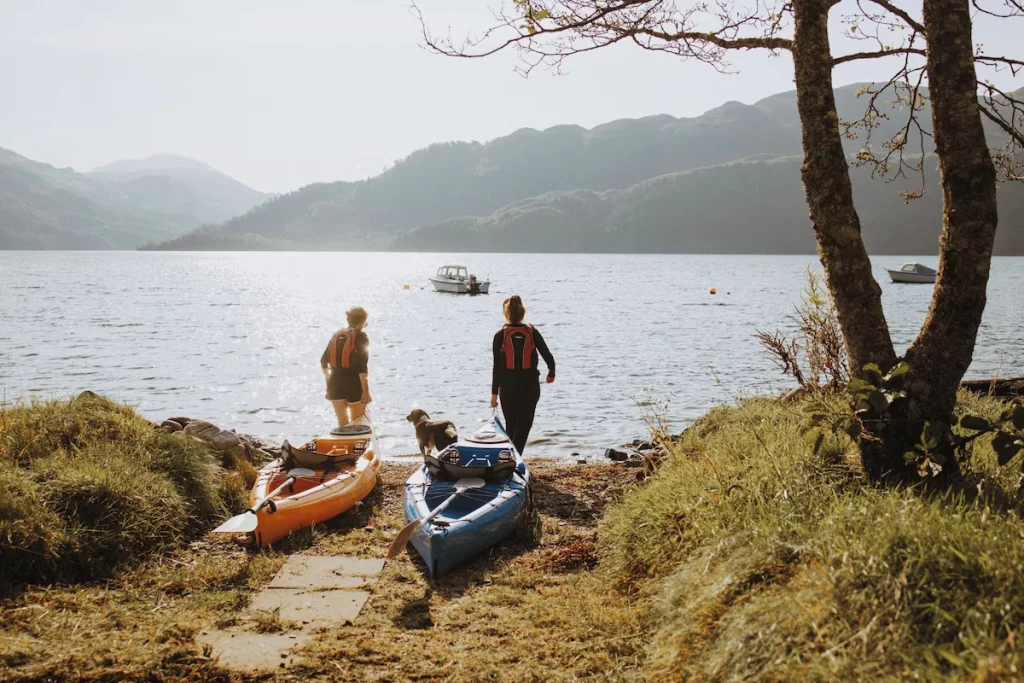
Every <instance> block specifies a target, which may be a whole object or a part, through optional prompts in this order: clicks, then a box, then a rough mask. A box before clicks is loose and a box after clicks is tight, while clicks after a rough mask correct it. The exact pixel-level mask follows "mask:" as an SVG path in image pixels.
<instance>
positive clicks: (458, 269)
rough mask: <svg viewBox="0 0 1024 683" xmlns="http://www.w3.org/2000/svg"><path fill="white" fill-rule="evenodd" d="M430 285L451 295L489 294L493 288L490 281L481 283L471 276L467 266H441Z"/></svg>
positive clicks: (474, 276)
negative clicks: (488, 291)
mask: <svg viewBox="0 0 1024 683" xmlns="http://www.w3.org/2000/svg"><path fill="white" fill-rule="evenodd" d="M430 283H431V284H432V285H434V289H436V290H437V291H439V292H447V293H449V294H487V290H489V289H490V288H491V283H490V281H489V280H485V281H483V282H480V281H479V280H477V279H476V275H471V274H470V273H469V271H468V270H467V269H466V266H441V267H440V268H438V269H437V275H435V276H434V277H432V278H430Z"/></svg>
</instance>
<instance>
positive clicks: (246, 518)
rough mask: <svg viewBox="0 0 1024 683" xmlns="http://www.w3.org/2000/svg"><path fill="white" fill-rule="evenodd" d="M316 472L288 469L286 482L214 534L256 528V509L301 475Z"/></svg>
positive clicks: (224, 524)
mask: <svg viewBox="0 0 1024 683" xmlns="http://www.w3.org/2000/svg"><path fill="white" fill-rule="evenodd" d="M315 476H316V472H314V471H313V470H307V469H306V468H304V467H296V468H295V469H293V470H289V471H288V478H287V479H285V480H284V483H283V484H281V485H280V486H278V487H277V488H276V489H274V490H273V491H271V492H270V493H268V494H267V495H266V497H264V498H263V500H261V501H260V502H258V503H256V505H254V506H253V507H251V508H249V509H248V510H246V511H245V512H243V513H242V514H240V515H235V516H234V517H232V518H231V519H229V520H227V521H226V522H224V523H223V524H221V525H220V526H219V527H217V528H216V529H214V530H213V531H212V532H211V533H214V534H244V533H248V532H250V531H255V530H256V524H257V521H258V520H257V518H256V511H257V510H259V509H260V508H262V507H263V506H264V505H266V504H267V503H268V502H270V499H271V498H273V497H274V496H276V495H277V494H279V493H281V491H283V490H284V489H285V487H287V486H290V485H291V484H292V483H294V482H295V480H296V479H298V478H299V477H315Z"/></svg>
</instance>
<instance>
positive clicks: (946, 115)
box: [906, 0, 998, 435]
mask: <svg viewBox="0 0 1024 683" xmlns="http://www.w3.org/2000/svg"><path fill="white" fill-rule="evenodd" d="M924 25H925V29H926V31H927V34H928V64H927V69H928V85H929V90H930V95H931V106H932V125H933V128H934V131H933V133H934V137H935V148H936V152H937V154H938V156H939V171H940V174H941V179H942V201H943V220H942V238H941V240H940V251H939V275H938V278H937V281H936V285H935V291H934V293H933V295H932V302H931V307H930V308H929V310H928V317H927V318H926V319H925V323H924V326H923V327H922V329H921V332H920V334H919V335H918V337H917V339H916V340H915V341H914V343H913V345H912V346H911V347H910V349H908V350H907V356H906V358H907V362H908V364H909V365H910V368H911V370H910V372H909V373H908V375H907V377H908V380H907V382H908V383H907V389H908V396H907V398H908V416H909V417H910V418H911V426H912V428H916V429H917V430H918V431H917V434H918V435H919V434H920V431H919V430H920V427H921V426H922V425H923V422H924V421H925V420H932V421H934V420H942V421H947V420H949V419H950V416H951V414H952V412H953V408H954V406H955V404H956V392H957V388H958V387H959V385H960V380H961V379H962V378H963V376H964V373H965V372H966V371H967V367H968V366H969V365H970V364H971V358H972V356H973V353H974V343H975V340H976V338H977V333H978V326H979V324H980V323H981V315H982V312H983V311H984V310H985V289H986V287H987V285H988V275H989V266H990V263H991V260H992V243H993V241H994V240H995V233H996V223H997V220H998V216H997V213H996V173H995V169H994V168H993V166H992V161H991V158H990V156H989V149H988V144H987V143H986V141H985V132H984V129H983V128H982V123H981V113H980V112H979V110H978V86H977V74H976V73H975V70H974V43H973V42H972V39H971V14H970V4H969V0H924Z"/></svg>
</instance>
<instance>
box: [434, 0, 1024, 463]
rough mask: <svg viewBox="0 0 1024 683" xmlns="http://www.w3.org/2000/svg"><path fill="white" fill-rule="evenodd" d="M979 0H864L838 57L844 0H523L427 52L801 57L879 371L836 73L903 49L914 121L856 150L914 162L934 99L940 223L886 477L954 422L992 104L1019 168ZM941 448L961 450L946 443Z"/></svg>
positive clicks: (800, 92) (871, 364)
mask: <svg viewBox="0 0 1024 683" xmlns="http://www.w3.org/2000/svg"><path fill="white" fill-rule="evenodd" d="M973 1H974V7H975V9H976V10H977V11H983V12H988V13H990V14H994V15H996V16H1003V17H1006V18H1011V17H1018V16H1021V15H1022V14H1024V8H1022V6H1021V4H1020V0H1005V4H1002V5H998V6H989V5H983V3H982V0H973ZM970 2H971V0H925V2H924V7H923V14H922V17H921V18H915V17H914V16H913V15H912V14H911V13H909V12H907V11H905V10H903V9H902V8H900V7H897V6H896V5H894V4H892V3H891V2H889V0H860V1H858V2H857V5H856V6H857V11H856V12H854V13H853V14H852V15H848V16H846V17H843V19H844V20H845V21H847V22H848V23H850V25H851V27H852V31H851V35H854V36H856V37H859V38H860V39H862V40H865V41H874V42H875V43H876V44H874V45H871V46H870V48H871V49H866V50H863V51H859V52H855V53H850V54H844V55H840V56H834V55H833V54H832V48H831V45H830V42H829V32H828V29H829V18H830V13H831V12H832V11H833V9H834V8H835V7H836V5H837V2H835V1H834V0H753V2H752V4H750V5H741V4H740V3H739V2H738V1H733V0H716V2H714V3H713V4H709V3H706V2H704V1H703V0H695V2H694V4H692V5H687V6H683V7H680V6H679V5H677V4H676V3H675V2H672V1H671V0H513V2H512V5H511V10H510V11H502V12H499V13H498V14H497V19H498V21H497V24H496V25H495V26H494V27H492V28H490V29H488V30H486V31H485V32H484V33H483V34H482V35H481V36H480V37H479V38H477V39H469V40H467V41H465V42H464V43H462V44H460V45H456V44H455V43H454V42H453V41H452V40H451V39H438V38H436V37H434V36H433V35H431V34H430V33H429V31H428V30H427V28H426V24H425V23H424V37H425V40H426V43H427V45H428V46H429V47H431V48H432V49H434V50H436V51H438V52H440V53H442V54H446V55H451V56H458V57H486V56H488V55H492V54H495V53H496V52H499V51H501V50H504V49H508V48H513V49H516V50H518V51H519V53H520V55H521V56H522V59H523V61H522V65H523V66H522V69H521V70H522V72H523V73H524V74H529V73H530V72H531V71H532V70H533V69H534V68H536V67H537V66H540V65H548V66H551V67H553V68H555V69H557V68H558V67H559V66H560V65H561V63H562V61H563V60H564V59H565V58H567V57H569V56H571V55H576V54H580V53H584V52H590V51H593V50H597V49H601V48H603V47H607V46H609V45H614V44H618V43H623V42H625V43H631V44H633V45H636V46H638V47H640V48H642V49H646V50H651V51H655V52H663V53H667V54H671V55H675V56H678V57H682V58H686V59H695V60H697V61H700V62H703V63H706V64H709V65H711V66H712V67H714V68H716V69H718V70H720V71H725V70H727V69H728V68H729V63H728V61H727V55H728V52H729V51H730V50H736V49H740V50H750V49H762V50H767V51H769V52H773V53H778V52H780V51H783V50H787V51H789V52H791V53H792V57H793V66H794V80H795V83H796V94H797V110H798V114H799V118H800V126H801V131H802V143H803V152H804V164H803V167H802V169H801V175H802V178H803V182H804V189H805V192H806V195H807V203H808V207H809V210H810V218H811V221H812V223H813V226H814V231H815V235H816V238H817V241H818V246H819V250H818V251H819V256H820V259H821V262H822V265H823V266H824V269H825V274H826V279H827V283H828V288H829V291H830V292H831V294H832V298H833V300H834V301H835V305H836V312H837V316H838V319H839V324H840V326H841V328H842V332H843V334H844V336H845V339H846V345H847V352H848V355H849V363H850V366H851V368H853V369H854V372H855V373H856V374H858V375H863V374H864V373H865V370H864V369H865V368H870V369H871V372H877V371H881V372H882V373H885V372H887V371H888V370H889V369H890V368H893V367H894V366H895V365H896V363H897V360H898V359H897V356H896V353H895V350H894V348H893V344H892V339H891V337H890V334H889V329H888V325H887V322H886V319H885V315H884V313H883V310H882V302H881V288H880V287H879V285H878V283H877V282H876V281H875V279H874V277H873V275H872V273H871V262H870V260H869V258H868V254H867V250H866V249H865V246H864V241H863V239H862V238H861V228H860V219H859V217H858V215H857V211H856V208H855V206H854V202H853V191H852V185H851V182H850V175H849V163H848V160H847V158H846V155H845V153H844V151H843V146H842V135H843V134H844V133H845V134H846V135H850V134H851V131H852V130H855V129H856V122H855V123H854V124H851V125H847V126H846V127H845V128H844V129H841V127H840V121H839V117H838V114H837V112H836V105H835V99H834V95H833V83H832V71H833V69H834V67H835V66H836V65H838V64H842V63H846V62H850V61H854V60H860V59H880V58H896V59H900V60H902V68H900V69H898V70H897V73H896V75H895V76H894V77H893V79H891V80H890V82H889V85H890V86H893V85H894V84H899V85H900V86H901V88H902V92H904V93H909V100H908V101H906V102H901V103H903V104H908V105H909V106H908V114H909V119H910V121H908V124H907V127H906V128H905V129H904V130H903V131H902V132H901V133H898V134H897V135H895V136H893V138H892V139H891V140H889V141H887V144H885V145H883V150H884V151H885V152H886V153H885V154H884V155H881V156H879V155H878V154H876V153H874V152H872V151H871V150H870V149H868V150H865V153H864V154H863V155H861V158H860V161H861V163H875V164H876V170H880V171H888V170H889V169H890V167H891V164H892V163H893V161H894V160H898V163H899V164H900V166H899V167H898V169H897V171H896V172H904V171H905V167H904V165H903V164H904V163H905V162H906V161H907V156H906V155H905V152H906V151H907V150H908V145H909V144H910V140H911V136H910V134H909V131H917V132H918V134H919V135H918V138H917V139H918V141H919V142H920V143H921V144H922V151H923V144H924V138H925V134H924V128H923V125H926V124H923V122H922V121H921V113H922V112H923V111H924V110H925V101H926V99H927V97H928V96H929V95H930V97H931V105H932V106H931V110H932V126H933V128H934V138H935V151H936V153H937V154H938V156H939V159H940V164H939V165H940V171H941V183H942V188H943V204H944V219H943V231H942V238H941V241H940V257H939V275H938V282H937V284H936V288H935V294H934V297H933V300H932V305H931V308H930V309H929V314H928V317H927V319H926V321H925V324H924V326H923V327H922V330H921V333H920V335H919V336H918V338H917V340H916V341H915V342H914V344H913V345H912V346H911V348H910V350H909V351H908V353H907V359H908V361H909V365H908V366H907V367H909V368H910V371H909V373H908V376H907V377H906V382H907V385H908V389H907V399H908V400H907V401H906V402H905V403H904V404H903V405H904V406H905V410H904V411H903V413H901V414H900V415H899V416H898V417H896V418H895V419H893V420H891V421H888V422H886V423H884V424H885V425H886V427H885V429H884V430H883V432H884V433H878V434H867V435H865V436H866V438H863V439H861V455H862V460H863V464H864V469H865V471H866V472H867V473H868V474H869V476H872V477H874V478H876V479H880V478H884V477H888V476H893V475H895V476H897V477H903V476H909V475H912V474H913V473H914V472H915V471H916V469H915V468H914V467H907V466H905V464H904V460H903V454H904V453H905V452H906V449H907V446H908V444H909V443H912V442H914V441H916V440H918V439H919V438H920V436H921V434H922V433H923V429H924V426H925V425H926V424H928V423H937V422H941V421H943V420H945V421H946V423H948V422H949V420H950V414H951V412H952V408H953V404H954V402H955V399H956V390H957V386H958V384H959V381H960V379H961V378H962V376H963V373H964V372H965V371H966V369H967V367H968V365H969V364H970V361H971V357H972V354H973V348H974V342H975V339H976V336H977V329H978V325H979V323H980V320H981V314H982V312H983V311H984V306H985V288H986V285H987V281H988V272H989V264H990V261H991V254H992V244H993V240H994V236H995V228H996V222H997V215H996V196H995V172H994V170H993V164H992V161H991V159H990V150H989V149H988V146H987V142H986V140H985V135H984V130H983V128H982V124H981V117H982V116H983V115H984V116H985V117H986V118H987V119H988V120H990V121H992V122H993V123H994V124H996V125H997V126H999V128H1000V129H1002V130H1003V131H1004V133H1005V134H1006V136H1007V138H1008V141H1007V142H1006V145H1005V146H1004V148H1003V149H1002V150H1001V152H1000V153H999V155H997V158H998V159H1000V160H1001V162H1000V163H1001V164H1002V167H1003V169H1004V175H1006V176H1007V177H1019V175H1020V174H1019V173H1017V172H1016V171H1015V170H1014V169H1017V170H1019V168H1020V167H1019V165H1015V164H1016V161H1015V160H1016V156H1015V154H1016V152H1017V150H1019V145H1021V144H1024V135H1022V134H1021V125H1022V124H1024V116H1022V115H1021V112H1022V111H1024V102H1021V101H1018V100H1016V99H1014V98H1013V97H1011V96H1010V95H1008V94H1007V93H1005V92H1002V91H1000V90H998V89H996V88H995V87H994V86H991V85H985V86H984V87H985V91H984V93H985V97H984V98H983V100H982V102H981V103H979V99H978V79H977V75H976V73H975V63H976V62H979V63H982V64H986V65H994V66H998V67H1003V68H1009V69H1013V70H1014V72H1015V70H1016V69H1017V68H1019V67H1020V66H1024V62H1020V61H1016V60H1013V59H1011V58H1006V57H1000V56H993V55H988V54H985V53H984V52H983V51H981V49H980V48H978V49H976V48H975V45H974V42H973V37H972V22H971V16H970V11H971V5H970ZM421 20H422V16H421ZM887 33H888V34H891V35H893V36H895V37H896V39H894V40H892V42H891V43H889V42H886V39H885V38H883V35H884V34H887ZM915 58H916V59H920V58H925V63H924V64H923V65H917V64H914V63H913V62H912V61H911V60H912V59H915ZM925 77H927V79H928V85H929V86H930V87H929V90H928V91H927V94H926V91H925V90H924V89H923V88H922V87H921V86H922V85H923V80H924V78H925ZM869 90H870V89H869ZM883 90H884V88H883V89H879V90H872V92H870V93H866V94H869V95H872V96H871V97H870V98H869V103H868V107H867V112H866V114H865V119H864V120H863V122H862V127H863V128H865V129H867V130H871V129H872V128H873V125H872V122H871V120H870V119H871V118H872V108H874V111H875V112H877V106H876V104H877V101H878V98H877V96H876V95H877V94H878V93H881V92H883ZM922 163H923V162H922ZM1008 170H1009V172H1008ZM943 447H947V448H948V449H949V450H950V451H951V450H952V444H951V442H949V443H947V444H944V446H943ZM941 471H942V473H943V474H944V475H953V476H955V475H956V474H957V473H958V470H957V468H956V465H955V459H953V458H952V457H950V458H949V459H948V465H947V466H946V467H945V468H944V469H942V470H941Z"/></svg>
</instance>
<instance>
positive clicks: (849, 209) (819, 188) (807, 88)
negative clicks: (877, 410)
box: [793, 0, 896, 375]
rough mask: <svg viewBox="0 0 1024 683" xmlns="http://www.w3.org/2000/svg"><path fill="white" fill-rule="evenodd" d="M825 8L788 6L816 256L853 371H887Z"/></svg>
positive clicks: (887, 348)
mask: <svg viewBox="0 0 1024 683" xmlns="http://www.w3.org/2000/svg"><path fill="white" fill-rule="evenodd" d="M830 7H831V4H830V3H829V2H827V1H825V0H795V2H794V3H793V10H794V17H795V26H794V48H793V64H794V67H795V74H796V95H797V110H798V111H799V113H800V126H801V129H802V132H803V150H804V164H803V167H802V168H801V169H800V173H801V176H802V178H803V182H804V191H805V192H806V193H807V204H808V206H809V207H810V217H811V221H812V223H813V224H814V232H815V234H816V236H817V239H818V254H819V256H820V258H821V263H822V265H823V266H824V267H825V276H826V279H827V281H828V287H829V291H830V292H831V293H832V298H833V300H834V301H835V304H836V312H837V313H838V315H839V324H840V326H841V327H842V329H843V335H844V336H845V337H846V347H847V354H848V355H849V359H850V370H851V372H853V373H854V374H855V375H859V374H860V372H861V368H863V367H864V366H865V365H867V364H868V363H874V364H875V365H877V366H878V367H879V368H880V369H881V370H882V371H883V372H884V371H886V370H888V369H889V368H891V367H892V366H893V364H895V362H896V354H895V352H894V351H893V347H892V340H891V338H890V337H889V326H888V324H887V323H886V321H885V314H884V313H883V312H882V290H881V288H880V287H879V286H878V283H877V282H876V281H875V278H874V276H873V275H872V274H871V261H870V259H868V253H867V249H865V248H864V240H863V239H862V238H861V233H860V218H859V217H858V216H857V210H856V209H855V208H854V205H853V188H852V186H851V184H850V167H849V163H848V162H847V160H846V154H845V152H844V151H843V143H842V138H841V136H840V134H839V115H838V114H837V113H836V102H835V96H834V94H833V92H832V54H831V47H830V45H829V39H828V12H829V9H830Z"/></svg>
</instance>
